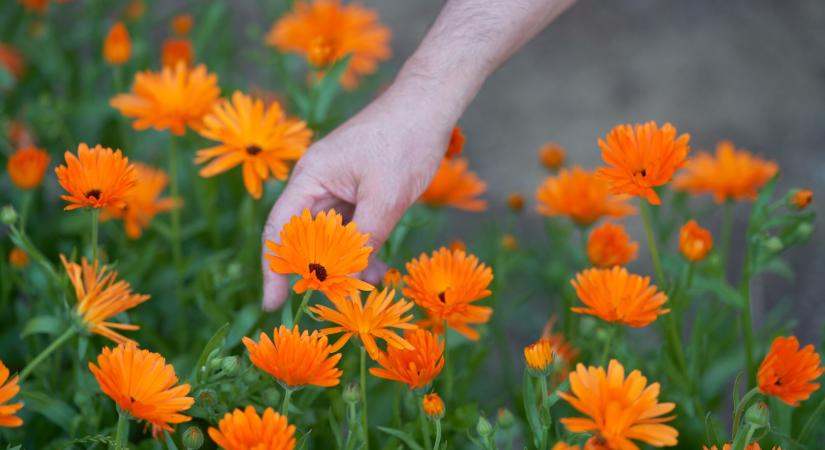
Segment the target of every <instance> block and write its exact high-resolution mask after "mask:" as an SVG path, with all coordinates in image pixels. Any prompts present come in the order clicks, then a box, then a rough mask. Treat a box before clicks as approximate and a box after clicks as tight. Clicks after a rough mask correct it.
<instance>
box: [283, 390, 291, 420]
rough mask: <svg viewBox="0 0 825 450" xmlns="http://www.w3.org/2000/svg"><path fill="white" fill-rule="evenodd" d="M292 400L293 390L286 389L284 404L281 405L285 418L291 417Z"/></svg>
mask: <svg viewBox="0 0 825 450" xmlns="http://www.w3.org/2000/svg"><path fill="white" fill-rule="evenodd" d="M291 398H292V389H289V388H285V389H284V402H283V403H281V415H282V416H284V417H288V416H289V400H290V399H291Z"/></svg>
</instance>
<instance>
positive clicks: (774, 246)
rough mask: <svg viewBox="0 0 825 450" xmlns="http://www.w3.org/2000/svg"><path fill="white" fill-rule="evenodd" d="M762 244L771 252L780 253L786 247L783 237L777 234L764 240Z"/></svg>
mask: <svg viewBox="0 0 825 450" xmlns="http://www.w3.org/2000/svg"><path fill="white" fill-rule="evenodd" d="M762 246H763V247H765V250H767V251H769V252H771V253H779V252H781V251H782V249H783V248H785V245H784V244H782V239H779V238H778V237H776V236H771V237H769V238H768V239H765V240H764V241H762Z"/></svg>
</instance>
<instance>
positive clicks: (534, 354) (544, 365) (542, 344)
mask: <svg viewBox="0 0 825 450" xmlns="http://www.w3.org/2000/svg"><path fill="white" fill-rule="evenodd" d="M553 359H554V354H553V343H552V342H551V341H550V340H549V339H539V340H538V341H536V342H534V343H532V344H530V345H528V346H527V347H524V362H525V363H527V368H528V369H530V371H531V372H532V373H535V374H536V375H539V376H546V375H547V374H548V373H549V372H550V369H551V368H552V364H553Z"/></svg>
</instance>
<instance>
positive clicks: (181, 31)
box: [172, 14, 195, 36]
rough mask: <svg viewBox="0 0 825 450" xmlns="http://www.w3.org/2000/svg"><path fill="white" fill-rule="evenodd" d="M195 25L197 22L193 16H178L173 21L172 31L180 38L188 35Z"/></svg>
mask: <svg viewBox="0 0 825 450" xmlns="http://www.w3.org/2000/svg"><path fill="white" fill-rule="evenodd" d="M194 23H195V20H194V19H193V18H192V15H191V14H178V15H177V16H175V17H174V18H173V19H172V31H173V32H174V33H175V34H178V35H180V36H184V35H187V34H189V31H190V30H192V25H194Z"/></svg>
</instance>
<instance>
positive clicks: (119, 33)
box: [103, 22, 132, 66]
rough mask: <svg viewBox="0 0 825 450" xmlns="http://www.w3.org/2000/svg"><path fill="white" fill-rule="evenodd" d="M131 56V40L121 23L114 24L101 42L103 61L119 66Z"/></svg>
mask: <svg viewBox="0 0 825 450" xmlns="http://www.w3.org/2000/svg"><path fill="white" fill-rule="evenodd" d="M131 55H132V40H131V39H130V38H129V31H128V30H127V29H126V25H124V24H123V22H116V23H115V24H114V25H112V28H110V29H109V32H108V33H107V34H106V39H105V40H104V41H103V59H104V60H105V61H106V62H107V63H109V64H112V65H115V66H119V65H121V64H123V63H125V62H126V61H129V57H130V56H131Z"/></svg>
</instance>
